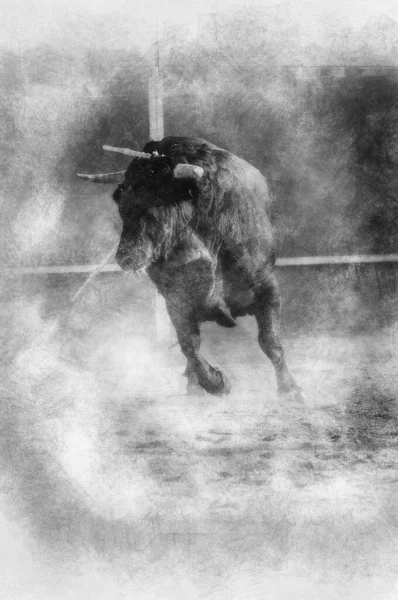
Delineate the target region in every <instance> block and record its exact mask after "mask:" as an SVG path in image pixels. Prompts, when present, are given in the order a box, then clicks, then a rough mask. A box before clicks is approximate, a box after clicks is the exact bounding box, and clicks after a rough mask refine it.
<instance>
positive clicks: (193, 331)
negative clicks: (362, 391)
mask: <svg viewBox="0 0 398 600" xmlns="http://www.w3.org/2000/svg"><path fill="white" fill-rule="evenodd" d="M144 152H147V153H150V154H152V153H158V155H159V156H158V155H156V154H153V156H152V158H150V159H141V158H139V159H135V160H133V162H132V163H131V164H130V166H129V168H128V170H127V172H126V179H125V182H124V183H123V184H121V185H119V187H118V188H117V190H116V192H115V193H114V196H113V197H114V200H115V202H116V203H117V204H118V207H119V211H120V216H121V218H122V221H123V232H122V236H121V240H120V244H119V250H118V253H117V260H118V262H119V264H120V265H121V266H122V267H123V268H127V269H140V268H147V272H148V275H149V276H150V278H151V279H152V281H153V282H154V283H155V285H156V286H157V288H158V290H159V291H160V293H161V294H162V295H163V296H164V298H165V301H166V306H167V310H168V313H169V315H170V318H171V320H172V322H173V324H174V327H175V329H176V332H177V336H178V341H179V343H180V346H181V349H182V352H183V353H184V355H185V356H186V358H187V362H188V364H187V370H186V375H187V377H188V388H189V389H190V390H192V389H195V386H197V384H199V385H200V386H201V387H202V388H204V389H205V390H206V391H208V392H210V393H214V394H217V393H223V392H227V391H228V390H229V384H228V381H227V379H226V377H225V375H224V374H223V373H222V372H221V371H220V370H217V369H215V368H214V367H212V366H211V365H210V364H209V363H208V362H207V361H206V360H205V359H204V358H203V356H202V355H201V353H200V332H199V327H200V323H201V322H204V321H216V322H218V323H219V324H220V325H223V326H226V327H231V326H234V325H235V324H236V321H235V318H236V317H238V316H243V315H246V314H250V315H254V316H255V318H256V319H257V322H258V327H259V343H260V346H261V348H262V349H263V351H264V352H265V354H266V355H267V356H268V357H269V359H270V360H271V361H272V363H273V365H274V368H275V372H276V377H277V382H278V389H279V391H280V392H281V393H283V394H288V395H289V396H294V397H297V398H300V397H301V390H300V388H299V387H298V386H297V384H296V383H295V381H294V379H293V377H292V376H291V374H290V373H289V371H288V369H287V366H286V364H285V360H284V355H283V348H282V344H281V342H280V338H279V311H280V297H279V292H278V287H277V284H276V281H275V278H274V275H273V266H274V263H275V247H274V240H273V234H272V226H271V222H270V195H269V191H268V187H267V182H266V180H265V178H264V177H263V176H262V175H261V173H260V172H259V171H258V170H257V169H255V168H254V167H252V166H251V165H249V164H248V163H247V162H245V161H244V160H242V159H240V158H237V157H236V156H234V155H232V154H230V153H229V152H226V151H225V150H221V149H220V148H217V147H216V146H214V145H212V144H209V143H208V142H205V141H204V140H201V139H198V138H177V137H168V138H165V139H164V140H162V141H160V142H153V141H152V142H149V143H148V144H147V145H146V146H145V148H144ZM181 163H189V164H192V165H198V166H200V167H202V168H203V169H204V174H203V176H202V177H201V178H200V179H198V180H188V181H185V180H181V179H175V178H174V177H173V169H174V168H175V167H176V165H178V164H181Z"/></svg>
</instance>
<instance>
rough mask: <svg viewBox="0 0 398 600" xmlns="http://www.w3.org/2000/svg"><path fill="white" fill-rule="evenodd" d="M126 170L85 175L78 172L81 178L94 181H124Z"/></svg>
mask: <svg viewBox="0 0 398 600" xmlns="http://www.w3.org/2000/svg"><path fill="white" fill-rule="evenodd" d="M125 175H126V171H116V172H115V173H98V174H97V175H85V174H83V173H77V176H78V177H80V179H86V180H87V181H92V183H123V181H124V178H125Z"/></svg>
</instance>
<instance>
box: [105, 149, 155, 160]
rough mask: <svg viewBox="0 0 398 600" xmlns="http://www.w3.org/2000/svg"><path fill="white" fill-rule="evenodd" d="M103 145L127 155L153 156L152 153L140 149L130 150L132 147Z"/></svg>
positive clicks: (138, 156) (111, 150)
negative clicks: (139, 150)
mask: <svg viewBox="0 0 398 600" xmlns="http://www.w3.org/2000/svg"><path fill="white" fill-rule="evenodd" d="M102 147H103V149H104V150H109V151H110V152H118V154H125V155H126V156H135V157H136V158H151V154H147V152H138V150H130V148H115V147H114V146H102Z"/></svg>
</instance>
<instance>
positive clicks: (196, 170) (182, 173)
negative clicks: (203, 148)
mask: <svg viewBox="0 0 398 600" xmlns="http://www.w3.org/2000/svg"><path fill="white" fill-rule="evenodd" d="M203 173H204V170H203V169H202V167H198V166H197V165H189V164H183V163H180V164H179V165H177V166H176V167H175V168H174V171H173V177H175V178H176V179H187V180H188V179H193V180H197V179H200V178H201V177H203Z"/></svg>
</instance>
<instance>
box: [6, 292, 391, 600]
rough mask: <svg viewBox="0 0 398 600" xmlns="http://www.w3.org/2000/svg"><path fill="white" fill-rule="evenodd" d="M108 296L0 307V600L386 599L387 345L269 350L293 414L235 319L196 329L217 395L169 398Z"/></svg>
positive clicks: (13, 300)
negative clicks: (224, 389)
mask: <svg viewBox="0 0 398 600" xmlns="http://www.w3.org/2000/svg"><path fill="white" fill-rule="evenodd" d="M76 285H77V284H76ZM30 289H31V288H30ZM38 289H39V288H38ZM112 289H113V288H112V287H110V286H107V285H104V284H99V285H98V286H97V287H95V286H94V287H93V288H92V289H91V290H89V291H88V292H87V294H86V295H85V298H84V301H83V302H82V303H81V304H79V306H78V307H76V309H75V310H74V311H73V312H71V313H68V314H67V313H65V311H66V310H67V308H68V298H69V297H70V294H71V292H73V290H71V289H69V288H68V290H66V288H65V286H64V285H63V284H62V285H59V286H58V288H54V290H52V291H51V293H46V294H44V293H40V294H39V293H38V292H37V289H36V291H32V292H31V293H28V294H27V293H21V288H18V289H17V288H15V289H14V291H12V290H11V288H10V287H7V289H6V290H5V291H4V290H3V292H4V293H3V296H2V298H3V302H2V313H1V317H0V318H1V326H2V327H1V331H2V346H1V347H2V351H1V352H2V365H3V373H4V376H3V378H2V403H1V407H0V411H1V421H0V428H1V435H0V461H1V465H2V469H1V480H0V481H1V487H0V539H1V544H0V565H1V572H0V597H1V598H4V599H5V600H11V599H12V600H13V599H15V600H25V599H36V598H37V599H40V600H41V599H43V600H47V598H48V599H50V598H51V599H53V598H54V599H58V598H59V599H60V600H64V599H72V598H73V599H77V598H78V599H90V600H91V599H93V600H94V599H100V600H102V599H104V600H105V599H106V600H108V599H109V600H111V599H119V598H121V599H123V598H139V599H141V598H142V599H144V600H146V599H152V598H153V599H155V598H156V599H158V600H169V599H170V600H174V599H179V598H181V599H184V600H185V599H190V598H193V599H196V598H209V599H215V600H223V599H224V598H225V599H228V600H230V599H235V598H236V599H244V600H246V599H247V600H251V599H253V600H254V599H263V598H264V599H265V598H266V599H270V600H284V599H290V598H295V599H303V600H304V599H305V600H312V599H313V600H318V599H320V598H322V600H324V599H325V600H329V599H335V598H336V599H337V598H339V599H341V600H345V599H347V600H349V599H355V600H356V599H357V598H358V599H359V598H360V599H361V600H370V599H372V600H373V599H374V600H393V599H395V598H396V597H397V595H398V552H397V551H398V536H397V527H398V512H397V501H398V497H397V492H398V476H397V466H398V453H397V448H398V409H397V402H396V397H397V393H396V390H397V384H396V372H397V363H398V351H397V345H396V341H397V338H398V328H395V327H391V326H389V327H386V328H380V329H379V330H378V331H377V332H374V331H373V332H372V333H371V334H370V333H362V334H357V335H353V334H349V335H348V334H344V335H343V334H341V333H337V332H333V331H329V332H328V333H327V332H326V333H325V332H323V333H319V332H318V333H314V334H311V333H308V332H307V333H306V334H305V335H304V334H303V333H300V334H297V333H296V334H295V335H289V336H288V337H287V339H286V340H285V345H286V353H287V358H288V362H289V364H290V366H291V370H292V372H293V373H294V374H295V376H296V378H297V380H298V381H299V382H300V384H301V385H302V387H303V388H304V390H305V393H306V396H307V403H306V404H305V405H303V406H301V405H293V404H289V403H286V402H281V401H280V400H279V399H278V397H277V395H276V385H275V378H274V375H273V372H272V368H271V366H270V364H269V363H268V362H267V360H266V359H265V357H264V356H263V355H262V353H261V351H260V350H259V348H258V346H257V343H256V332H255V326H254V323H253V321H252V320H251V319H242V320H240V325H239V327H238V328H236V329H235V330H223V329H221V328H218V327H214V326H212V325H206V326H204V327H203V334H204V344H203V348H204V354H205V355H206V356H207V357H208V358H209V359H210V361H211V362H213V364H218V365H220V366H222V367H223V368H224V369H225V371H226V372H227V373H228V375H229V377H230V379H231V381H232V384H233V392H232V393H231V395H229V396H227V397H222V398H218V397H212V396H209V395H203V396H189V397H188V396H186V395H185V380H184V378H183V377H182V371H183V369H184V361H183V359H182V356H181V353H180V351H179V349H178V347H176V346H174V347H173V346H171V342H172V341H173V340H170V339H168V338H167V335H166V336H163V339H161V340H156V328H155V326H154V321H153V319H152V318H151V316H150V315H151V302H152V300H151V295H150V294H148V291H147V290H146V288H145V286H144V287H143V288H142V294H141V297H140V296H139V294H138V292H137V293H136V294H135V296H134V299H132V298H131V297H130V301H129V302H126V298H125V295H126V294H127V295H128V294H129V290H128V288H125V289H124V291H123V292H121V291H120V289H118V290H114V291H112ZM15 290H16V291H15ZM65 290H66V291H65ZM24 291H25V292H26V289H24ZM47 292H48V290H47ZM60 314H63V315H64V316H63V318H62V319H60V318H59V315H60ZM65 315H66V316H65ZM166 333H167V329H166Z"/></svg>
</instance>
